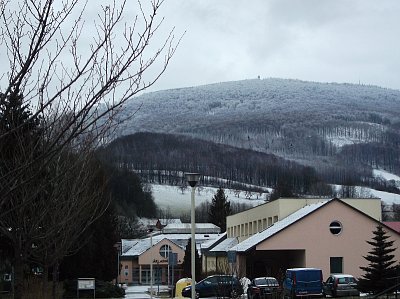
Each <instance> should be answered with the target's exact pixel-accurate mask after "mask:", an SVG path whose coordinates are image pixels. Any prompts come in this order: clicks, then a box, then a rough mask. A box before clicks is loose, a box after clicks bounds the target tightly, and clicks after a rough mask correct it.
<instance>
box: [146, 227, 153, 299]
mask: <svg viewBox="0 0 400 299" xmlns="http://www.w3.org/2000/svg"><path fill="white" fill-rule="evenodd" d="M147 232H148V233H150V250H152V249H153V229H152V228H149V230H148V231H147ZM150 298H153V259H151V261H150Z"/></svg>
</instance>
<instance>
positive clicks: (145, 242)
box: [121, 234, 222, 256]
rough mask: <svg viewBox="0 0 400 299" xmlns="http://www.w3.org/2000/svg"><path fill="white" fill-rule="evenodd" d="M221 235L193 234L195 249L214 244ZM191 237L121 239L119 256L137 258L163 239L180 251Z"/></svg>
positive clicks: (167, 236)
mask: <svg viewBox="0 0 400 299" xmlns="http://www.w3.org/2000/svg"><path fill="white" fill-rule="evenodd" d="M221 235H222V234H195V239H196V247H197V249H198V250H200V249H202V248H204V246H203V244H208V245H207V246H210V245H209V244H210V242H213V241H214V242H216V241H217V240H219V238H220V237H221ZM191 236H192V235H191V234H159V235H154V236H153V237H152V240H151V239H150V237H148V238H145V239H134V240H127V239H123V240H122V254H121V256H139V255H141V254H142V253H143V252H145V251H146V250H148V249H149V248H150V247H151V242H153V246H154V245H155V244H157V243H158V242H160V241H161V240H164V239H168V240H170V241H171V242H173V243H175V244H176V245H177V246H180V247H181V248H182V249H185V247H186V245H187V243H188V241H189V239H190V238H191Z"/></svg>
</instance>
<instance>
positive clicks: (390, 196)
mask: <svg viewBox="0 0 400 299" xmlns="http://www.w3.org/2000/svg"><path fill="white" fill-rule="evenodd" d="M332 187H334V188H335V190H336V192H339V190H340V188H341V187H342V186H341V185H332ZM355 187H356V193H357V194H358V195H359V196H358V197H360V198H379V199H380V200H381V201H382V202H383V203H385V204H387V205H390V204H393V203H396V204H400V194H396V193H390V192H385V191H379V190H375V189H371V188H368V187H361V186H355Z"/></svg>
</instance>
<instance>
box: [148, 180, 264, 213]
mask: <svg viewBox="0 0 400 299" xmlns="http://www.w3.org/2000/svg"><path fill="white" fill-rule="evenodd" d="M151 187H152V193H153V197H154V202H155V203H156V205H157V206H158V207H159V208H160V209H162V210H167V209H170V210H172V211H174V212H175V211H185V212H186V211H188V210H190V208H191V188H190V187H188V188H186V189H185V190H183V192H182V191H181V189H180V188H179V187H178V186H167V185H158V184H152V185H151ZM217 190H218V188H212V187H200V188H196V193H195V204H196V206H199V205H200V204H202V203H204V202H206V201H209V202H211V199H212V198H213V196H214V195H215V194H216V192H217ZM224 191H225V195H226V196H227V197H228V201H230V202H238V203H248V204H253V206H256V205H260V204H263V203H265V200H264V199H265V193H264V194H263V196H262V197H260V196H259V197H258V199H257V197H256V193H253V194H254V195H253V196H252V197H251V198H252V199H247V198H246V197H245V192H244V191H242V192H240V194H239V197H237V196H236V195H235V194H234V190H232V189H224Z"/></svg>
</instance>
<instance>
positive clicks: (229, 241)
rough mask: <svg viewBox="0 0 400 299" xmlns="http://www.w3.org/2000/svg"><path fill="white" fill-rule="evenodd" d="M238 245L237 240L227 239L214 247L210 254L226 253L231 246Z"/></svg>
mask: <svg viewBox="0 0 400 299" xmlns="http://www.w3.org/2000/svg"><path fill="white" fill-rule="evenodd" d="M237 244H238V239H237V238H227V239H225V240H223V241H222V242H221V243H219V244H218V245H216V246H215V247H214V248H213V249H211V250H210V252H228V251H229V250H230V249H231V248H232V247H233V246H235V245H237Z"/></svg>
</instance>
